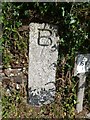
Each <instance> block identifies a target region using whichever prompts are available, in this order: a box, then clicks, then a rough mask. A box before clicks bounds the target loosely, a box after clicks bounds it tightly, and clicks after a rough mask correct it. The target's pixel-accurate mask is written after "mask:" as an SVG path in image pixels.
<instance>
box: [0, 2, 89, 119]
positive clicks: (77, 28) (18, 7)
mask: <svg viewBox="0 0 90 120" xmlns="http://www.w3.org/2000/svg"><path fill="white" fill-rule="evenodd" d="M89 16H90V3H38V2H36V3H19V2H18V3H9V2H7V3H2V16H1V17H0V20H1V23H2V26H3V28H2V30H3V34H2V38H1V40H0V41H1V42H0V44H2V52H3V68H8V67H12V68H13V67H16V66H22V67H25V68H26V73H27V71H28V69H27V68H28V43H29V41H28V40H29V29H28V25H29V24H30V22H32V21H33V22H40V23H41V22H48V23H53V24H56V25H58V26H59V31H58V33H59V35H60V41H59V55H58V66H57V75H56V88H57V93H56V98H55V103H52V104H50V105H46V106H43V107H42V108H40V111H39V113H38V112H37V114H33V112H28V111H33V110H32V108H29V109H30V110H25V111H24V108H23V110H22V113H23V114H24V116H23V117H33V116H34V117H45V118H48V117H49V118H67V117H68V118H73V117H75V105H76V99H77V98H76V93H77V91H76V90H77V85H78V80H77V78H76V77H74V76H73V68H74V59H75V56H76V55H77V54H78V53H89V52H90V45H89V44H90V38H89V37H90V33H89V30H90V28H89V25H90V17H89ZM25 75H27V74H25ZM88 81H89V79H88ZM87 89H88V88H87ZM89 91H90V90H88V92H86V95H87V96H88V97H86V103H87V101H90V98H89V95H88V93H89ZM22 101H23V100H22V97H21V95H20V93H19V92H17V91H16V90H14V91H13V93H12V96H11V97H10V96H8V95H6V94H3V97H2V105H3V118H7V117H15V118H18V117H22V115H21V112H19V110H18V108H19V107H18V105H19V104H20V105H21V106H24V105H25V104H24V103H23V102H22ZM89 103H90V102H88V104H89ZM11 104H12V105H11ZM16 104H17V105H16ZM89 106H90V105H89ZM25 109H27V108H26V107H25ZM27 112H28V113H27ZM35 115H36V116H35Z"/></svg>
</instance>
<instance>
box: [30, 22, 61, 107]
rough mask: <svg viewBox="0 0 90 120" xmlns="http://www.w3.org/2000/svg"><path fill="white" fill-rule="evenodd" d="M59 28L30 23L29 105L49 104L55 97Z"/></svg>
mask: <svg viewBox="0 0 90 120" xmlns="http://www.w3.org/2000/svg"><path fill="white" fill-rule="evenodd" d="M57 30H58V28H57V26H54V25H50V24H45V23H42V24H38V23H30V43H29V73H28V74H29V76H28V78H29V80H28V88H29V103H30V104H32V105H38V106H40V105H42V104H48V103H50V102H51V101H53V100H54V96H55V84H54V83H55V71H56V66H57V58H58V40H59V37H58V34H57V33H58V32H57Z"/></svg>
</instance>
